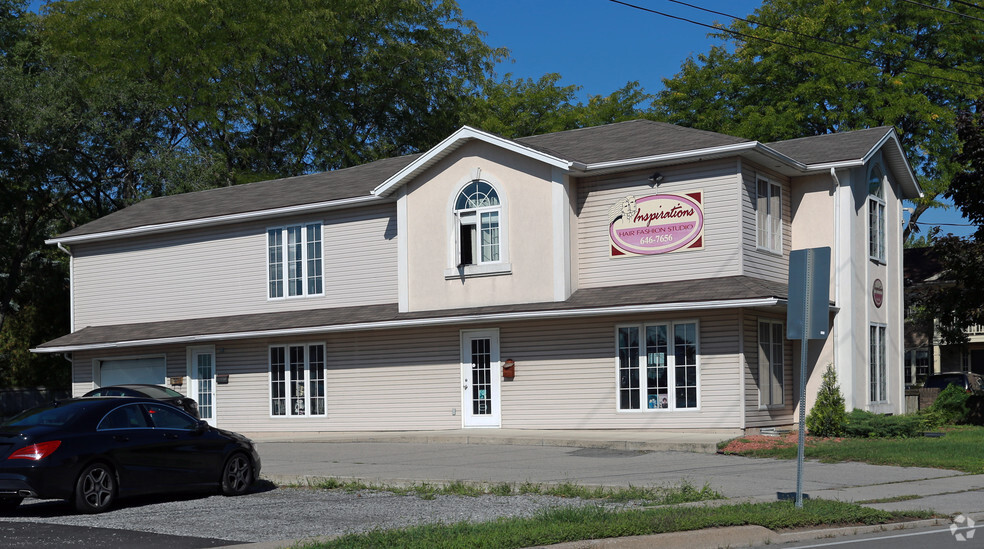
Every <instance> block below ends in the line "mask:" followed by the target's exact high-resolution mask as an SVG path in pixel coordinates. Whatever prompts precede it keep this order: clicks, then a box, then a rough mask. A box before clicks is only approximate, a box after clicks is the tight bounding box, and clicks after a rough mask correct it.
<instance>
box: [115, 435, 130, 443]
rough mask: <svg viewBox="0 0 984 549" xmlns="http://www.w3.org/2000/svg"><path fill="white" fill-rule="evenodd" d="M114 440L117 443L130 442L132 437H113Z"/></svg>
mask: <svg viewBox="0 0 984 549" xmlns="http://www.w3.org/2000/svg"><path fill="white" fill-rule="evenodd" d="M113 440H115V441H116V442H130V437H128V436H126V435H113Z"/></svg>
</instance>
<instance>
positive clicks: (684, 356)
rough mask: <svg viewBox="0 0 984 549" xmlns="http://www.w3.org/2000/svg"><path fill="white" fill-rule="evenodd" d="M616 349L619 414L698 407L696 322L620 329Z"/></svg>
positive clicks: (621, 327) (698, 384)
mask: <svg viewBox="0 0 984 549" xmlns="http://www.w3.org/2000/svg"><path fill="white" fill-rule="evenodd" d="M616 346H617V353H618V359H617V363H618V409H619V410H623V411H628V410H649V411H657V410H666V409H685V408H697V407H698V404H699V402H700V394H699V389H700V383H699V368H698V348H697V323H696V322H673V323H658V324H645V325H641V326H638V325H637V326H620V327H619V328H618V330H617V335H616Z"/></svg>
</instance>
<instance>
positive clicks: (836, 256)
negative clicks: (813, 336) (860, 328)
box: [830, 168, 853, 387]
mask: <svg viewBox="0 0 984 549" xmlns="http://www.w3.org/2000/svg"><path fill="white" fill-rule="evenodd" d="M830 178H831V179H833V180H834V241H833V250H832V252H833V253H832V254H831V255H832V256H833V258H832V260H833V265H834V275H833V277H832V278H833V279H834V304H835V305H837V306H838V307H840V278H839V277H838V276H837V269H838V268H839V267H840V256H841V247H840V234H841V223H840V218H841V216H840V212H839V211H838V208H837V206H839V205H840V203H839V202H838V200H837V195H838V194H840V192H841V191H840V188H841V182H840V178H839V177H837V170H836V169H835V168H830ZM841 310H843V308H841ZM836 314H841V313H840V311H838V312H837V313H836ZM835 318H836V315H835ZM836 327H837V322H836V320H835V322H834V328H836ZM832 332H833V330H832ZM839 335H840V334H839V331H838V334H836V335H835V334H834V333H831V334H830V336H832V341H831V345H830V356H832V357H833V358H834V360H835V361H836V360H837V338H838V337H839ZM834 371H835V372H836V371H837V364H836V363H835V364H834ZM841 383H843V381H841ZM852 387H853V384H852Z"/></svg>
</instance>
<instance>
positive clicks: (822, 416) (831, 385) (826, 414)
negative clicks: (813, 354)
mask: <svg viewBox="0 0 984 549" xmlns="http://www.w3.org/2000/svg"><path fill="white" fill-rule="evenodd" d="M846 423H847V411H846V410H845V408H844V396H843V395H841V392H840V386H839V385H837V372H835V371H834V366H833V365H832V364H828V365H827V370H826V371H825V372H824V373H823V381H822V382H821V383H820V390H819V391H818V392H817V401H816V402H815V403H814V404H813V408H812V409H811V410H810V413H809V414H808V415H807V416H806V430H807V432H809V433H810V434H811V435H813V436H817V437H839V436H843V435H844V426H845V424H846Z"/></svg>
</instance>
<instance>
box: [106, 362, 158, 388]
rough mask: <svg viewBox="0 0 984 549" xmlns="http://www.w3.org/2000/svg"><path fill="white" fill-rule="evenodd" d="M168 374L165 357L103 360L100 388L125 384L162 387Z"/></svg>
mask: <svg viewBox="0 0 984 549" xmlns="http://www.w3.org/2000/svg"><path fill="white" fill-rule="evenodd" d="M165 373H166V369H165V364H164V357H162V356H158V357H152V358H128V359H124V360H103V361H100V363H99V384H98V385H99V386H100V387H105V386H107V385H122V384H124V383H150V384H153V385H161V384H163V383H164V375H165Z"/></svg>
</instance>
